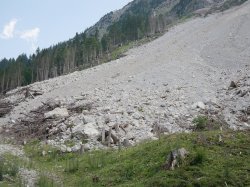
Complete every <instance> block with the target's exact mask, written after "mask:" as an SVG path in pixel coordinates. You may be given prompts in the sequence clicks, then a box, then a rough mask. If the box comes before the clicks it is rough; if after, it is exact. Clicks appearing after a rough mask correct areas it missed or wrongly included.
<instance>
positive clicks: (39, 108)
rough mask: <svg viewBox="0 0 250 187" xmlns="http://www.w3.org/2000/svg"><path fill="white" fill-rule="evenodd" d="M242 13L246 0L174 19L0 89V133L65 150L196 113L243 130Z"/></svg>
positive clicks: (148, 134) (249, 70)
mask: <svg viewBox="0 0 250 187" xmlns="http://www.w3.org/2000/svg"><path fill="white" fill-rule="evenodd" d="M249 18H250V2H246V3H244V4H242V5H241V6H239V7H235V8H233V9H231V10H228V11H226V12H223V13H217V14H214V15H210V16H208V17H206V18H195V19H192V20H190V21H188V22H186V23H183V24H179V25H177V26H175V27H173V28H172V29H170V30H169V31H168V32H167V33H166V34H165V35H163V36H162V37H160V38H158V39H156V40H155V41H153V42H151V43H148V44H145V45H142V46H140V47H138V48H135V49H132V50H130V51H128V52H127V56H126V57H123V58H121V59H118V60H115V61H112V62H109V63H106V64H103V65H100V66H97V67H94V68H91V69H87V70H83V71H78V72H75V73H72V74H70V75H66V76H62V77H57V78H54V79H50V80H47V81H43V82H38V83H35V84H32V85H30V86H27V87H24V88H18V89H15V90H13V91H11V92H8V93H7V96H6V97H5V98H3V99H2V100H1V101H2V102H3V101H5V102H7V101H8V102H10V103H13V104H14V105H15V106H14V108H13V109H12V111H11V112H10V113H9V114H7V115H6V116H4V117H2V118H0V124H1V131H3V132H4V133H5V134H6V133H7V134H11V135H14V136H15V137H16V138H17V139H20V140H22V141H23V140H24V139H27V138H34V137H37V138H40V139H41V140H46V142H47V143H49V144H52V145H53V146H57V147H59V148H60V149H61V151H63V152H71V151H79V150H82V149H84V150H89V149H96V148H106V147H119V146H130V145H133V144H136V143H138V142H141V141H143V140H145V139H156V138H158V135H159V134H161V133H164V134H168V133H175V132H188V131H190V130H191V129H192V125H193V124H192V121H193V119H194V118H195V117H196V116H198V115H201V114H205V115H209V116H212V117H213V118H216V120H217V121H219V122H220V123H221V124H224V125H225V124H226V125H227V127H230V128H233V129H248V128H249V127H250V113H249V110H250V104H249V103H250V76H249V75H250V64H249V61H250V32H249V29H250V22H249V21H248V20H249ZM231 81H233V82H231ZM27 90H29V92H27ZM32 90H33V91H32ZM34 90H35V91H39V92H40V93H41V94H42V95H41V94H37V95H36V94H34V93H36V92H35V91H34ZM27 93H28V94H27ZM29 93H30V94H29ZM25 95H26V97H25Z"/></svg>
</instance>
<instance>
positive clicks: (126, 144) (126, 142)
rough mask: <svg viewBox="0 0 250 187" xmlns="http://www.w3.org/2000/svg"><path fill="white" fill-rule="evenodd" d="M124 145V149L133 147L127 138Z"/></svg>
mask: <svg viewBox="0 0 250 187" xmlns="http://www.w3.org/2000/svg"><path fill="white" fill-rule="evenodd" d="M122 145H123V146H124V147H130V146H132V144H131V143H130V142H129V140H128V139H126V138H125V139H124V140H123V142H122Z"/></svg>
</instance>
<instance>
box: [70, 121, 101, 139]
mask: <svg viewBox="0 0 250 187" xmlns="http://www.w3.org/2000/svg"><path fill="white" fill-rule="evenodd" d="M72 133H73V136H75V137H77V138H79V139H81V138H88V139H95V138H97V137H98V136H99V135H100V132H99V131H98V129H97V127H96V124H95V123H87V124H79V125H76V126H75V127H74V128H73V129H72Z"/></svg>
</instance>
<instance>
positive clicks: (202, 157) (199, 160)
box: [191, 149, 206, 165]
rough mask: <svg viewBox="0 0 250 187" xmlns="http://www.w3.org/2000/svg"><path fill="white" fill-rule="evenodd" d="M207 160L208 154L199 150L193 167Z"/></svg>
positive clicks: (192, 163) (193, 161)
mask: <svg viewBox="0 0 250 187" xmlns="http://www.w3.org/2000/svg"><path fill="white" fill-rule="evenodd" d="M205 160H206V152H205V151H204V150H203V149H198V150H197V151H196V153H195V155H194V158H193V160H192V161H191V165H199V164H202V163H204V161H205Z"/></svg>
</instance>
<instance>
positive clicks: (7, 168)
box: [0, 154, 19, 181]
mask: <svg viewBox="0 0 250 187" xmlns="http://www.w3.org/2000/svg"><path fill="white" fill-rule="evenodd" d="M18 171H19V162H18V160H17V159H16V158H15V157H14V156H12V155H8V154H6V155H4V156H2V157H0V181H3V179H4V176H5V175H7V176H9V177H11V178H15V177H16V176H17V174H18Z"/></svg>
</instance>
